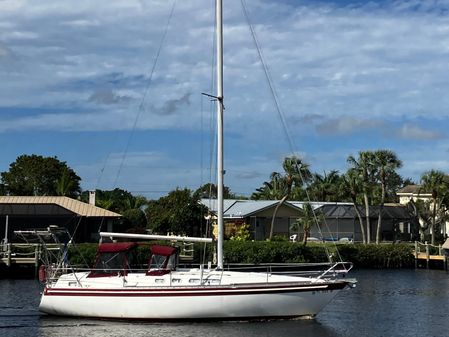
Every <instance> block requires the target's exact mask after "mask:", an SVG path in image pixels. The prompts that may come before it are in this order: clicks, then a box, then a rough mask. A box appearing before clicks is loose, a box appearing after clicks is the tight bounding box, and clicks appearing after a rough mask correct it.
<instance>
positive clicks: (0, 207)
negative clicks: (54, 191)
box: [0, 196, 121, 242]
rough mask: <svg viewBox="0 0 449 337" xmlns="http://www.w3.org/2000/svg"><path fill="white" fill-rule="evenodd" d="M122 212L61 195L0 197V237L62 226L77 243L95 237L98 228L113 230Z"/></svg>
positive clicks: (96, 238) (5, 237)
mask: <svg viewBox="0 0 449 337" xmlns="http://www.w3.org/2000/svg"><path fill="white" fill-rule="evenodd" d="M120 218H121V215H120V214H118V213H114V212H111V211H108V210H106V209H103V208H100V207H96V206H95V205H92V204H88V203H84V202H81V201H79V200H75V199H72V198H69V197H63V196H0V224H1V225H0V237H2V238H3V240H2V241H3V242H5V241H6V242H14V241H15V240H16V238H15V236H14V231H17V230H30V229H45V228H47V227H49V226H51V225H55V226H59V227H65V228H67V229H68V230H69V232H70V233H71V234H72V235H74V238H75V241H76V242H93V241H97V240H98V232H99V230H100V228H101V229H102V230H104V231H112V230H113V228H114V225H115V224H117V223H118V221H119V219H120Z"/></svg>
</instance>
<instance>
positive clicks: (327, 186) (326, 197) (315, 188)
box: [309, 170, 340, 201]
mask: <svg viewBox="0 0 449 337" xmlns="http://www.w3.org/2000/svg"><path fill="white" fill-rule="evenodd" d="M339 183H340V175H339V174H338V171H336V170H332V171H330V172H329V173H326V171H324V174H323V175H321V174H319V173H315V174H313V177H312V183H311V184H310V187H309V190H310V197H311V199H312V200H316V201H338V197H337V196H338V185H339Z"/></svg>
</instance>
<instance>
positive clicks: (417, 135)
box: [399, 124, 444, 140]
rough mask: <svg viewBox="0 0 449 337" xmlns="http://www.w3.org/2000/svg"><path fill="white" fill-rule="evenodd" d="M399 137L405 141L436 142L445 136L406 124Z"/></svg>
mask: <svg viewBox="0 0 449 337" xmlns="http://www.w3.org/2000/svg"><path fill="white" fill-rule="evenodd" d="M399 137H400V138H403V139H415V140H436V139H441V138H443V137H444V136H443V134H442V133H440V132H438V131H433V130H429V129H424V128H422V127H420V126H417V125H412V124H405V125H404V126H402V128H400V130H399Z"/></svg>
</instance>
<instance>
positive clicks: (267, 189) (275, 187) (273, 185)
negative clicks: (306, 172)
mask: <svg viewBox="0 0 449 337" xmlns="http://www.w3.org/2000/svg"><path fill="white" fill-rule="evenodd" d="M284 185H285V182H284V181H283V179H282V175H281V174H280V173H278V172H273V173H271V175H270V181H265V182H264V183H263V186H262V187H260V188H258V189H257V190H256V192H254V193H253V194H252V195H251V199H253V200H279V199H282V197H283V195H284V191H285V186H284Z"/></svg>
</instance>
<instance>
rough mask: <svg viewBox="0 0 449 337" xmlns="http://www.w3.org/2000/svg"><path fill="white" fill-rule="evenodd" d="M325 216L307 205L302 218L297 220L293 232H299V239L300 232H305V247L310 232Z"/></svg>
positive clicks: (303, 241) (303, 239)
mask: <svg viewBox="0 0 449 337" xmlns="http://www.w3.org/2000/svg"><path fill="white" fill-rule="evenodd" d="M323 218H324V217H323V215H322V214H321V213H319V212H316V211H314V210H313V208H312V205H311V204H310V203H305V204H304V206H303V208H302V210H301V212H300V216H299V217H298V218H297V219H296V222H295V223H294V224H293V225H292V230H295V231H297V233H298V237H299V235H300V230H301V229H302V230H303V233H304V235H303V237H302V243H303V244H304V246H305V245H306V244H307V238H308V237H309V236H310V230H311V229H312V227H313V225H314V224H315V223H317V222H319V221H322V220H323Z"/></svg>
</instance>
